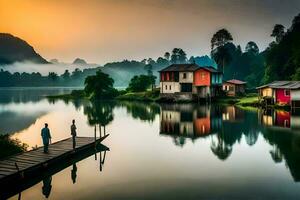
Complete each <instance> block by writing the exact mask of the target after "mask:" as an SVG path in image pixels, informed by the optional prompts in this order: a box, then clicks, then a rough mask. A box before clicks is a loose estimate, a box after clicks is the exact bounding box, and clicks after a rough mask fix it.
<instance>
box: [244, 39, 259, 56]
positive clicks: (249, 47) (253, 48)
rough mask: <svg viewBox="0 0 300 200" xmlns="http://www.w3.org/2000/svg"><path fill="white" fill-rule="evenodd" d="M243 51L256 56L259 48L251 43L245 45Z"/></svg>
mask: <svg viewBox="0 0 300 200" xmlns="http://www.w3.org/2000/svg"><path fill="white" fill-rule="evenodd" d="M245 50H246V52H247V53H252V54H254V55H257V54H258V53H259V48H258V46H257V44H256V43H255V42H253V41H250V42H248V43H247V45H246V48H245Z"/></svg>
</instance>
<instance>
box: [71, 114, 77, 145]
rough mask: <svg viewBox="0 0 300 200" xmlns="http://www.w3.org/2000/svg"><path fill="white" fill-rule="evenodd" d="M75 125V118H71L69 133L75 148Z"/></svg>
mask: <svg viewBox="0 0 300 200" xmlns="http://www.w3.org/2000/svg"><path fill="white" fill-rule="evenodd" d="M76 129H77V128H76V125H75V119H73V120H72V125H71V135H72V140H73V149H75V147H76V136H77V132H76Z"/></svg>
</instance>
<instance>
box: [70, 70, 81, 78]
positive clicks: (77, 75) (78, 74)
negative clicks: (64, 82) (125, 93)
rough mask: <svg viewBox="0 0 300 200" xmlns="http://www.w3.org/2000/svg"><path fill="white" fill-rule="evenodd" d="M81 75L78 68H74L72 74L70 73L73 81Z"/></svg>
mask: <svg viewBox="0 0 300 200" xmlns="http://www.w3.org/2000/svg"><path fill="white" fill-rule="evenodd" d="M81 75H82V71H81V70H80V69H78V68H76V69H75V70H74V71H73V72H72V78H73V79H79V78H80V76H81Z"/></svg>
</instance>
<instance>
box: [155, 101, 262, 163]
mask: <svg viewBox="0 0 300 200" xmlns="http://www.w3.org/2000/svg"><path fill="white" fill-rule="evenodd" d="M160 134H161V135H168V136H171V137H173V138H174V144H175V145H178V146H181V147H182V146H184V144H185V141H186V139H187V138H189V139H191V140H192V141H194V140H195V139H198V138H205V137H208V136H210V140H211V151H212V152H213V153H214V155H216V156H217V157H218V158H219V159H220V160H226V159H227V158H228V157H229V156H230V154H231V153H232V148H233V145H234V144H235V143H237V142H238V143H240V141H241V139H242V136H243V135H244V137H245V141H246V143H247V144H248V145H250V146H252V145H254V144H255V143H256V141H257V139H258V135H259V126H258V125H257V115H256V114H255V113H253V112H245V110H242V109H239V108H237V107H234V106H227V107H224V106H219V105H195V104H173V105H169V104H166V105H161V114H160Z"/></svg>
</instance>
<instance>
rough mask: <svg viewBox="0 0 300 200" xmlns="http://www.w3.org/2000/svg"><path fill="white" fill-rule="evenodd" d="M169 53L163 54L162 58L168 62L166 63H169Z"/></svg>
mask: <svg viewBox="0 0 300 200" xmlns="http://www.w3.org/2000/svg"><path fill="white" fill-rule="evenodd" d="M170 56H171V55H170V53H169V52H166V53H165V54H164V57H165V59H166V60H168V61H170Z"/></svg>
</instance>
